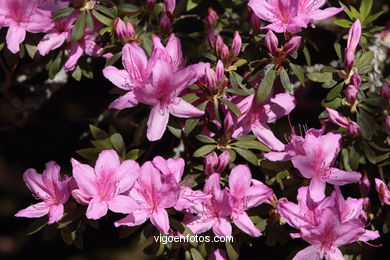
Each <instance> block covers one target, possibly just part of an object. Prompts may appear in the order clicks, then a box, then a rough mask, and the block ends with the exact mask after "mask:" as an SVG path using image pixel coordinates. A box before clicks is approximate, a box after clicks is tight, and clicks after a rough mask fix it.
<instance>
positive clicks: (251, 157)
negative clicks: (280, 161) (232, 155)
mask: <svg viewBox="0 0 390 260" xmlns="http://www.w3.org/2000/svg"><path fill="white" fill-rule="evenodd" d="M233 150H235V151H236V152H237V153H238V154H239V155H240V156H241V157H243V158H244V159H245V160H247V161H248V162H250V163H251V164H253V165H254V166H258V165H259V162H258V161H259V159H258V158H257V156H256V155H255V154H254V153H253V152H251V151H249V150H247V149H243V148H239V147H233Z"/></svg>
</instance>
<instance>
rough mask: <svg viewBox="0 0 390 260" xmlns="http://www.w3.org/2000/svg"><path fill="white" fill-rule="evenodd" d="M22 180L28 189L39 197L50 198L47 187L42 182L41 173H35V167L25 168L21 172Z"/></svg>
mask: <svg viewBox="0 0 390 260" xmlns="http://www.w3.org/2000/svg"><path fill="white" fill-rule="evenodd" d="M23 180H24V182H25V183H26V185H27V187H28V189H29V190H30V191H31V192H32V193H34V194H35V195H37V196H38V197H39V198H40V199H42V200H45V199H48V198H50V194H48V192H47V187H46V185H45V184H44V182H43V179H42V174H39V173H37V172H36V170H35V169H28V170H26V171H25V172H24V174H23Z"/></svg>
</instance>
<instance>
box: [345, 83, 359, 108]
mask: <svg viewBox="0 0 390 260" xmlns="http://www.w3.org/2000/svg"><path fill="white" fill-rule="evenodd" d="M358 93H359V91H358V90H357V88H356V87H355V86H354V85H349V86H348V87H347V89H346V90H345V91H344V94H345V97H346V99H347V101H348V102H349V103H350V104H354V103H355V101H356V98H357V95H358Z"/></svg>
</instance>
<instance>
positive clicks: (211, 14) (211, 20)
mask: <svg viewBox="0 0 390 260" xmlns="http://www.w3.org/2000/svg"><path fill="white" fill-rule="evenodd" d="M217 21H218V14H217V13H216V12H215V11H214V9H213V8H212V7H209V9H208V15H207V17H206V18H205V22H206V24H207V25H208V26H214V25H215V24H216V23H217Z"/></svg>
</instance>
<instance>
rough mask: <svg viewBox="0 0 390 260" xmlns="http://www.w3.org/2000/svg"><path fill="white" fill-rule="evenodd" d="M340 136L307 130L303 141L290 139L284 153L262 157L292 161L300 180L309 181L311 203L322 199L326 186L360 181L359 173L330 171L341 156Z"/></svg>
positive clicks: (301, 139)
mask: <svg viewBox="0 0 390 260" xmlns="http://www.w3.org/2000/svg"><path fill="white" fill-rule="evenodd" d="M340 143H341V135H340V134H338V133H332V132H330V133H327V134H325V135H323V130H315V129H310V130H309V131H308V132H307V133H306V136H305V138H302V137H298V136H293V138H292V140H291V143H290V144H289V145H287V147H286V151H285V152H281V153H277V152H271V153H267V154H266V155H265V157H266V158H267V159H269V160H271V161H284V160H289V159H291V161H292V163H293V165H294V167H295V168H297V169H298V170H299V171H300V173H301V174H302V176H303V177H305V178H308V179H311V181H310V186H309V190H310V194H311V196H312V198H313V199H314V201H320V200H322V199H323V198H324V197H325V187H326V183H330V184H333V185H345V184H348V183H357V182H359V180H360V178H361V174H360V173H358V172H346V171H342V170H340V169H337V168H334V167H332V166H333V165H334V163H335V161H336V158H337V155H338V153H339V152H340Z"/></svg>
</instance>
